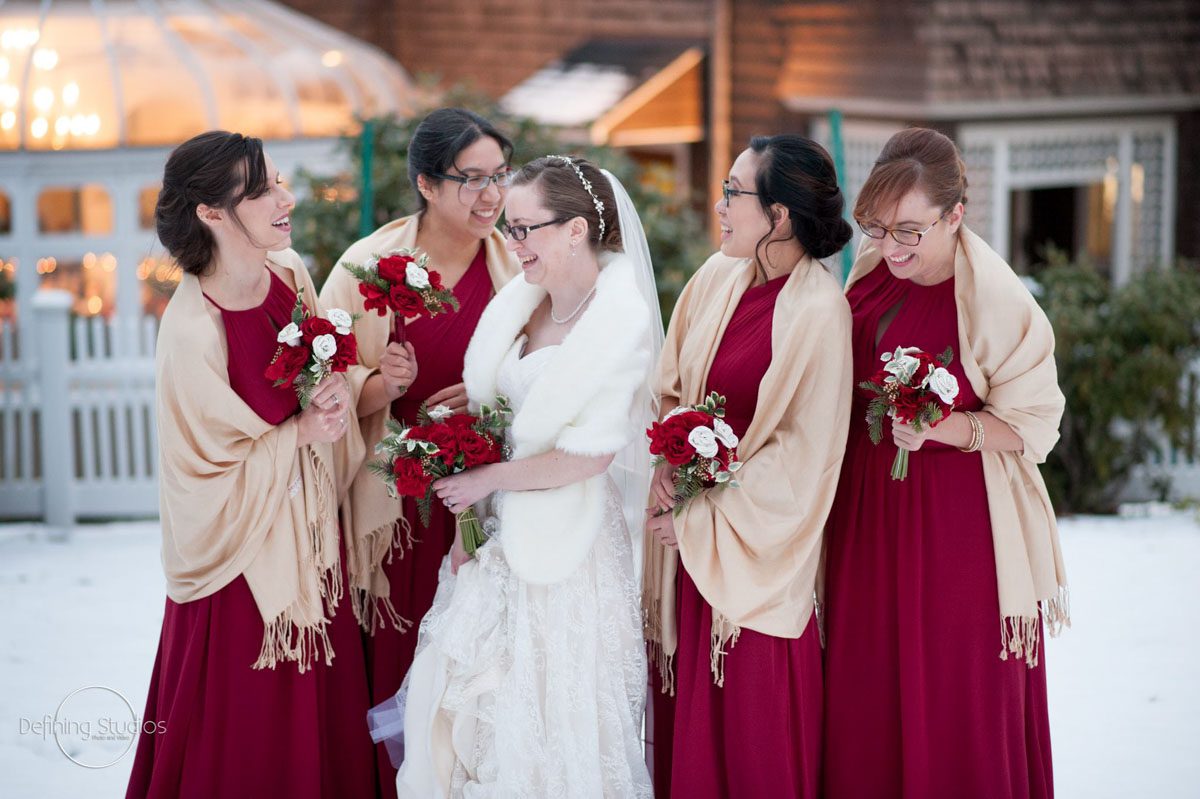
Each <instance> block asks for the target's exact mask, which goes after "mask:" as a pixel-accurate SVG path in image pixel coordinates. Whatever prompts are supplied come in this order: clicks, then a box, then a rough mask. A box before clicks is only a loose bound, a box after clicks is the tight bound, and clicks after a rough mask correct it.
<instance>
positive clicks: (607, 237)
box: [513, 155, 624, 253]
mask: <svg viewBox="0 0 1200 799" xmlns="http://www.w3.org/2000/svg"><path fill="white" fill-rule="evenodd" d="M571 164H574V165H575V166H576V167H579V170H580V172H582V173H583V176H584V177H585V178H586V179H587V180H588V182H589V183H591V184H592V193H594V194H595V195H596V199H598V200H600V202H602V203H604V240H603V241H601V240H600V214H599V213H597V211H596V204H595V203H594V202H593V201H592V194H591V193H589V192H588V190H587V188H586V187H585V186H584V185H583V181H581V180H580V179H579V175H578V174H576V172H575V167H573V166H571ZM513 185H514V186H526V185H529V186H533V187H534V188H535V189H537V191H538V192H539V193H540V194H541V195H542V205H543V206H545V208H546V209H547V210H548V211H550V212H551V213H554V214H557V215H558V216H560V217H567V218H568V219H574V218H575V217H577V216H581V217H583V218H584V219H585V220H587V223H588V245H589V246H591V248H592V250H593V251H594V252H597V253H600V252H621V251H622V250H623V249H624V245H623V244H622V241H621V226H620V224H619V223H618V222H617V198H616V197H615V196H614V195H613V190H612V184H611V183H609V182H608V178H606V177H605V176H604V175H603V173H601V172H600V170H599V169H597V168H596V167H595V166H593V165H592V164H591V163H590V162H588V161H585V160H584V159H582V158H571V159H570V163H568V162H567V161H566V160H564V159H563V158H561V157H559V156H553V155H545V156H542V157H541V158H538V159H536V160H534V161H530V162H529V163H528V164H526V165H525V166H523V167H521V170H520V171H519V172H517V176H516V178H514V179H513Z"/></svg>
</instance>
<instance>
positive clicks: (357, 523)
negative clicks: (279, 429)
mask: <svg viewBox="0 0 1200 799" xmlns="http://www.w3.org/2000/svg"><path fill="white" fill-rule="evenodd" d="M420 218H421V217H420V214H414V215H412V216H406V217H403V218H401V219H397V220H395V221H393V222H389V223H388V224H386V225H384V226H383V227H381V228H379V230H376V231H375V232H374V233H372V234H371V235H370V236H367V237H366V238H364V239H359V240H358V241H357V242H355V243H354V244H352V245H351V246H350V248H349V249H348V250H346V252H345V253H344V254H343V255H342V257H341V258H340V259H338V263H339V264H341V263H342V262H343V261H346V262H349V263H354V264H359V265H361V264H363V263H365V262H366V261H367V260H368V259H369V258H370V257H371V256H373V255H383V254H385V253H388V252H390V251H392V250H397V249H400V248H402V247H410V248H411V247H416V246H417V230H418V227H419V224H420ZM484 247H485V248H486V252H485V258H486V260H487V268H488V274H489V275H491V278H492V286H493V287H494V288H495V289H499V288H500V287H501V286H503V285H504V284H505V283H507V282H508V281H509V280H511V279H512V278H513V277H515V276H516V275H518V274H520V272H521V265H520V263H519V262H518V261H517V258H516V256H514V255H513V254H512V253H510V252H508V251H507V250H506V249H505V247H504V237H503V236H502V235H501V234H500V231H498V230H493V231H492V232H491V234H490V235H489V236H488V237H487V238H486V239H485V240H484ZM429 266H430V268H432V269H433V270H435V271H436V270H437V264H434V263H430V264H429ZM321 304H322V306H323V307H326V308H343V309H345V310H347V311H349V312H350V313H357V314H362V316H361V317H360V318H359V319H358V321H357V322H355V324H354V332H355V334H356V335H357V336H358V365H357V366H352V367H350V369H349V370H348V371H347V373H346V376H347V378H349V380H350V386H351V389H352V390H353V392H354V396H355V397H357V396H359V395H360V394H361V393H362V387H363V385H364V384H365V383H366V382H367V378H369V377H370V376H371V375H374V374H377V373H378V372H379V361H380V359H381V358H382V357H383V354H384V351H385V350H387V344H388V339H389V337H390V336H391V332H392V316H391V314H388V315H386V316H379V315H378V314H377V313H375V312H374V311H366V310H364V308H363V296H362V295H361V294H359V293H358V281H357V280H356V279H355V278H354V276H353V275H352V274H350V272H348V271H347V270H345V269H343V268H341V267H340V266H334V268H333V271H332V272H331V273H330V274H329V279H328V280H326V281H325V285H324V286H322V287H321ZM417 357H418V365H419V362H420V361H419V359H420V357H421V353H417ZM390 414H391V406H390V404H389V405H388V406H385V407H384V408H382V409H381V410H378V411H376V412H375V413H372V414H370V415H368V416H361V417H359V420H358V422H359V426H360V428H361V429H362V437H363V443H364V444H365V446H366V451H367V457H366V458H365V459H364V460H363V462H362V464H361V466H360V467H359V469H358V472H357V473H356V474H355V475H354V477H353V480H352V482H351V483H350V493H349V499H348V501H347V502H345V503H343V505H342V524H343V525H344V526H345V527H346V529H347V530H349V531H351V537H352V539H353V540H354V541H355V542H357V543H358V545H359V546H361V547H362V548H363V550H364V552H363V556H364V557H368V558H370V559H371V560H372V562H378V559H380V558H384V557H386V558H388V559H389V560H390V559H391V557H392V552H393V548H394V549H395V550H398V551H399V555H400V557H404V550H405V548H411V547H412V543H413V531H412V530H411V529H409V524H408V522H407V520H406V519H405V518H404V513H403V511H402V509H401V504H400V500H399V499H393V498H392V497H390V496H388V492H387V487H386V486H385V485H384V483H383V481H382V480H380V479H379V477H378V476H376V475H374V474H372V473H371V471H370V470H369V469H368V468H367V463H368V462H369V461H370V459H371V458H373V457H374V454H375V445H376V444H378V443H379V442H380V441H381V440H382V439H383V437H384V435H385V434H386V433H387V427H386V422H387V419H388V417H389V416H390ZM401 533H403V536H404V537H403V538H402V537H401ZM374 580H375V583H374V584H373V585H372V591H373V592H375V593H376V594H377V595H379V596H389V586H388V579H387V576H386V575H385V574H384V573H383V571H382V570H380V571H378V572H376V573H375V575H374ZM379 607H380V609H381V610H390V605H389V606H387V607H386V608H385V607H383V606H379ZM388 620H390V621H391V623H392V624H393V625H394V626H395V627H396V629H399V630H404V629H405V628H407V626H408V625H409V624H410V623H411V622H410V620H408V619H402V618H400V617H399V616H398V615H396V614H395V612H390V613H389V614H388V615H387V616H386V618H385V616H383V615H379V614H376V616H375V618H374V619H373V620H372V625H375V624H378V625H380V626H384V625H385V623H386V621H388Z"/></svg>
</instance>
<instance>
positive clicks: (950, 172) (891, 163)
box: [854, 128, 967, 222]
mask: <svg viewBox="0 0 1200 799" xmlns="http://www.w3.org/2000/svg"><path fill="white" fill-rule="evenodd" d="M913 189H920V190H921V191H923V192H924V193H925V196H927V197H928V198H929V201H930V202H932V203H933V204H934V205H936V206H938V207H939V208H941V209H942V210H944V211H945V210H949V209H951V208H953V207H954V206H955V205H956V204H957V203H960V202H961V203H965V202H966V201H967V165H966V164H964V163H963V160H962V156H961V155H960V154H959V152H958V147H956V146H955V145H954V142H953V141H951V140H950V138H949V137H948V136H946V135H944V134H942V133H938V132H937V131H936V130H930V129H929V128H908V129H906V130H902V131H900V132H899V133H897V134H896V135H895V136H892V138H890V139H888V142H887V144H885V145H884V146H883V151H882V152H880V153H879V157H878V158H876V159H875V166H873V167H872V168H871V174H870V175H869V176H868V177H867V182H866V183H864V184H863V187H862V190H861V191H859V193H858V198H857V199H856V200H855V202H854V218H855V219H857V220H859V221H860V222H866V221H879V219H880V218H881V214H882V213H884V212H886V209H888V208H894V207H895V206H896V205H897V204H898V203H899V202H900V200H901V198H903V197H904V195H906V194H908V193H909V192H910V191H912V190H913Z"/></svg>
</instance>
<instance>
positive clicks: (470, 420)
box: [446, 413, 479, 431]
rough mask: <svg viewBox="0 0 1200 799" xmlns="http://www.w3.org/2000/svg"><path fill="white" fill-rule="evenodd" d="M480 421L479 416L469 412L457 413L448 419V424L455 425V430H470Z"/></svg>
mask: <svg viewBox="0 0 1200 799" xmlns="http://www.w3.org/2000/svg"><path fill="white" fill-rule="evenodd" d="M478 421H479V417H478V416H472V415H471V414H469V413H456V414H454V415H453V416H451V417H450V418H449V419H447V420H446V424H448V425H450V426H451V427H453V428H454V429H455V430H459V431H461V430H469V429H471V428H472V427H474V426H475V423H476V422H478Z"/></svg>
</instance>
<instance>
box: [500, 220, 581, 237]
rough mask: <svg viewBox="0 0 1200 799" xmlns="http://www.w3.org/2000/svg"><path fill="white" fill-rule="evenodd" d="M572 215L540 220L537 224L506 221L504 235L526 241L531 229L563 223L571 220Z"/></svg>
mask: <svg viewBox="0 0 1200 799" xmlns="http://www.w3.org/2000/svg"><path fill="white" fill-rule="evenodd" d="M570 221H571V217H569V216H562V217H559V218H558V219H551V220H550V221H549V222H540V223H538V224H536V225H510V224H508V223H507V222H505V223H504V225H503V229H504V235H505V236H508V237H509V238H510V239H512V240H513V241H525V237H526V236H528V235H529V231H531V230H537V229H538V228H543V227H549V226H550V225H561V224H562V223H563V222H570Z"/></svg>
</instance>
